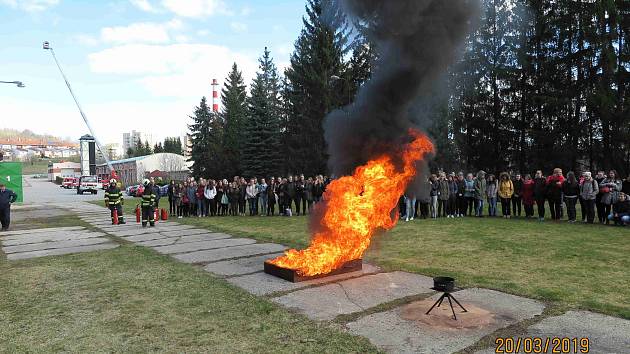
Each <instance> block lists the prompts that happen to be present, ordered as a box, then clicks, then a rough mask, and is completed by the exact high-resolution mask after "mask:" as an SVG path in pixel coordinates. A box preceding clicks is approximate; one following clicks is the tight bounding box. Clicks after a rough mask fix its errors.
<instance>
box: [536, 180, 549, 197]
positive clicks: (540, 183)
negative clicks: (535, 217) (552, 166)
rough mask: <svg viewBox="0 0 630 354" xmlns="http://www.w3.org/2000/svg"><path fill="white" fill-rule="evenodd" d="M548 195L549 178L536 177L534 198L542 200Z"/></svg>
mask: <svg viewBox="0 0 630 354" xmlns="http://www.w3.org/2000/svg"><path fill="white" fill-rule="evenodd" d="M546 197H547V180H546V179H545V178H544V177H537V178H534V199H536V200H541V199H545V198H546Z"/></svg>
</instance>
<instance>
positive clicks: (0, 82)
mask: <svg viewBox="0 0 630 354" xmlns="http://www.w3.org/2000/svg"><path fill="white" fill-rule="evenodd" d="M0 84H14V85H16V86H17V87H26V86H25V85H24V83H23V82H22V81H0Z"/></svg>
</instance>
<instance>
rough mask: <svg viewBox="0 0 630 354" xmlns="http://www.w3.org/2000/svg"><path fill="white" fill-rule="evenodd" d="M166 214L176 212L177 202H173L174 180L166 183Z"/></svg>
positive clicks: (171, 214) (174, 213) (172, 214)
mask: <svg viewBox="0 0 630 354" xmlns="http://www.w3.org/2000/svg"><path fill="white" fill-rule="evenodd" d="M167 195H168V214H169V215H170V216H174V215H176V213H177V204H175V181H174V180H171V183H169V184H168V192H167Z"/></svg>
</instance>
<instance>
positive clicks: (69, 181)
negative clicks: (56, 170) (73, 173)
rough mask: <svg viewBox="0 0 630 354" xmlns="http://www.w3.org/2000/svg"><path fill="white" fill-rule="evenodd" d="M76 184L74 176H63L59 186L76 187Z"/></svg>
mask: <svg viewBox="0 0 630 354" xmlns="http://www.w3.org/2000/svg"><path fill="white" fill-rule="evenodd" d="M77 185H78V183H77V179H76V177H65V178H64V179H63V182H61V188H65V189H73V188H77Z"/></svg>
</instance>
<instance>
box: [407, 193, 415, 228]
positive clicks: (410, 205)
mask: <svg viewBox="0 0 630 354" xmlns="http://www.w3.org/2000/svg"><path fill="white" fill-rule="evenodd" d="M405 197H406V198H405V221H409V220H412V221H413V218H414V215H415V213H416V192H415V191H412V190H410V191H407V193H406V196H405Z"/></svg>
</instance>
